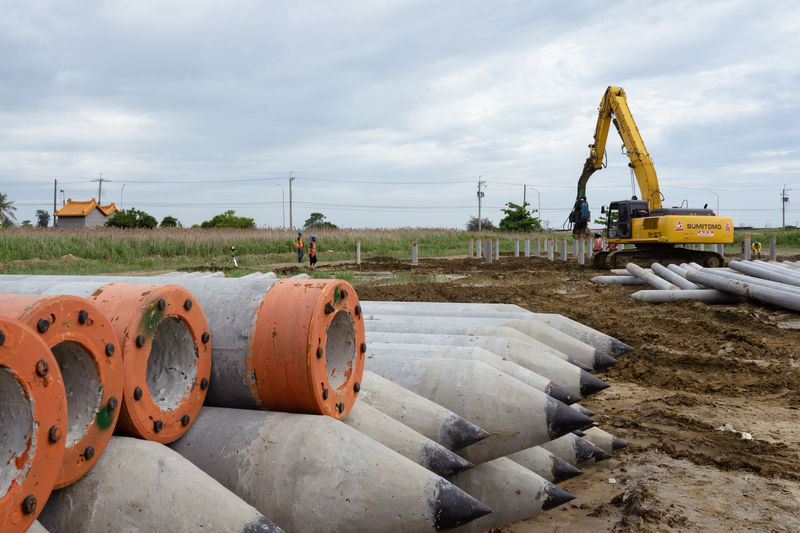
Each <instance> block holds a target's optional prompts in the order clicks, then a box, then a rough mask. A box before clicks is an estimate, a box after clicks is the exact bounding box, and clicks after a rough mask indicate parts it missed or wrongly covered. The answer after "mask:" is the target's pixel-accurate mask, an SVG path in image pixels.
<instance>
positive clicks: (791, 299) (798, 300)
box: [591, 260, 800, 311]
mask: <svg viewBox="0 0 800 533" xmlns="http://www.w3.org/2000/svg"><path fill="white" fill-rule="evenodd" d="M613 273H614V274H615V275H613V276H598V277H595V278H592V280H591V281H592V282H593V283H606V284H613V283H619V284H622V285H648V284H649V285H651V286H652V287H653V288H654V289H655V290H645V291H638V292H635V293H633V294H631V298H633V299H635V300H638V301H641V302H649V303H663V302H673V301H676V300H681V299H692V300H702V301H705V302H707V303H713V304H736V303H739V302H741V301H743V300H745V299H746V298H750V299H753V300H756V301H759V302H762V303H768V304H772V305H776V306H778V307H783V308H785V309H791V310H794V311H800V263H798V262H792V261H783V262H777V261H761V260H755V261H731V262H730V263H729V264H728V267H721V268H703V267H701V266H700V265H698V264H696V263H689V264H686V263H684V264H681V265H669V266H667V267H665V266H663V265H660V264H658V263H655V264H653V265H652V267H651V269H643V268H641V267H638V266H636V265H634V264H628V265H627V267H626V270H624V271H621V272H613Z"/></svg>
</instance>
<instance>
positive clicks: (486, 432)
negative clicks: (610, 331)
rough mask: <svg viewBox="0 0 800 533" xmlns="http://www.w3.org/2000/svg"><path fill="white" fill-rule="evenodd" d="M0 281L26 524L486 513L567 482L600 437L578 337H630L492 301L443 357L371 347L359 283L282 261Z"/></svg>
mask: <svg viewBox="0 0 800 533" xmlns="http://www.w3.org/2000/svg"><path fill="white" fill-rule="evenodd" d="M303 277H305V276H303ZM166 283H169V285H162V284H166ZM132 284H136V285H135V286H134V285H132ZM143 285H144V286H143ZM0 293H4V294H5V295H6V296H0V305H1V306H2V307H0V314H2V315H5V316H3V317H2V318H0V329H2V331H3V335H4V339H8V340H7V341H6V342H3V343H0V370H3V371H4V372H0V379H1V380H4V381H7V382H8V383H4V384H3V385H4V386H3V387H0V422H1V423H2V427H3V428H9V429H8V430H4V432H3V433H0V436H2V439H3V442H2V444H3V446H2V449H3V450H6V449H7V450H10V455H9V456H8V457H6V461H4V462H3V464H2V469H3V470H2V475H0V482H2V483H1V484H0V523H2V524H3V531H11V532H14V533H16V532H17V531H25V530H27V529H28V528H29V527H41V525H38V524H37V523H35V522H34V520H35V518H36V517H37V516H39V517H40V519H41V521H42V523H43V525H44V527H46V528H47V529H48V530H50V531H52V532H56V531H90V532H91V531H107V530H108V528H109V527H110V526H109V525H111V524H113V525H114V526H115V529H120V530H151V531H196V530H197V529H199V528H208V529H211V530H220V531H280V529H279V528H278V526H280V527H281V528H283V529H284V530H286V531H368V530H369V531H377V530H380V531H425V530H435V531H444V530H450V529H454V528H459V529H458V530H459V531H485V530H486V529H489V528H491V527H497V526H499V525H502V524H506V523H510V522H514V521H517V520H520V519H523V518H526V517H528V516H532V515H534V514H536V513H538V512H541V511H543V510H547V509H550V508H552V507H554V506H556V505H559V504H561V503H564V502H565V501H568V500H569V499H571V498H572V496H571V495H569V494H567V493H566V492H564V491H563V490H561V489H559V488H558V487H557V486H555V485H554V484H553V483H555V482H558V481H561V480H563V479H566V478H567V477H570V476H572V475H575V474H577V473H579V470H577V469H576V468H575V467H574V465H576V464H578V463H580V462H583V461H585V460H587V459H591V458H594V457H601V458H602V457H604V456H605V455H603V452H602V451H601V450H600V449H599V448H596V447H594V446H592V445H591V444H589V442H588V441H587V440H584V439H581V438H579V437H577V436H575V435H573V434H572V433H570V432H571V431H572V430H575V429H578V428H583V429H586V428H587V427H589V426H591V425H592V421H591V419H590V418H588V417H587V416H586V414H591V413H588V412H587V411H586V410H585V409H582V408H580V406H579V405H578V404H577V403H575V402H577V401H578V400H580V398H581V396H585V395H587V394H591V393H592V392H596V391H597V390H600V389H602V388H603V387H604V384H603V383H602V382H601V381H600V380H597V378H595V377H594V376H591V375H590V374H589V373H587V372H586V369H588V368H591V367H595V366H596V367H601V366H604V365H608V364H611V363H613V358H611V357H610V356H609V355H607V354H606V353H604V352H603V350H602V349H598V348H597V346H595V347H594V348H592V349H589V350H587V349H585V348H586V345H585V344H584V343H583V342H581V343H578V344H575V343H574V342H571V340H574V339H575V338H576V337H577V338H582V340H583V341H586V342H589V343H591V342H594V343H595V344H597V345H598V346H603V347H604V348H605V350H606V352H608V353H611V354H614V355H617V354H619V353H624V351H625V350H626V349H627V347H625V346H624V345H622V344H621V343H617V342H614V341H613V340H612V339H609V338H606V337H603V336H602V335H599V334H597V332H593V331H592V330H588V328H583V327H582V326H580V325H579V324H578V325H576V324H575V323H570V322H569V321H565V320H562V319H561V317H557V316H553V315H541V316H539V315H536V316H537V317H538V318H537V319H536V320H538V321H539V322H538V323H540V324H543V325H546V324H547V323H550V325H553V326H554V327H552V328H550V329H547V328H549V326H547V327H542V328H534V329H542V331H544V332H545V333H539V332H536V336H537V337H538V339H537V340H534V338H533V337H531V336H529V334H533V333H534V329H531V326H530V324H520V323H518V322H520V320H519V316H517V317H516V319H515V320H512V321H510V322H509V321H508V320H506V319H505V318H504V315H503V316H501V315H500V314H498V315H497V316H498V317H499V318H500V319H502V320H506V323H504V325H502V326H499V325H496V324H494V323H490V322H491V321H489V320H487V319H481V321H482V322H483V324H482V325H481V326H475V325H474V324H472V323H471V322H470V320H471V319H470V318H468V317H464V318H463V319H461V318H450V319H448V322H450V323H451V324H460V323H461V322H462V321H463V322H464V323H465V324H467V326H466V327H468V328H473V327H486V326H492V327H490V329H489V330H474V331H483V333H482V335H481V336H480V337H481V338H478V337H472V338H475V339H476V340H479V341H480V342H481V347H477V346H472V347H471V346H469V345H467V346H462V345H459V344H458V338H459V337H461V336H463V335H464V333H461V332H455V331H452V329H453V328H452V327H451V330H450V331H448V330H445V329H442V333H445V334H446V335H444V334H442V335H440V336H441V337H442V338H443V339H444V340H442V341H441V342H442V344H441V345H439V346H441V347H444V348H446V349H447V350H448V352H447V356H446V357H441V356H440V355H433V354H434V352H435V350H430V349H428V348H431V347H432V346H435V345H433V344H431V343H427V342H425V341H423V342H424V344H423V345H422V346H423V347H425V348H426V350H416V347H418V346H420V344H419V339H418V341H411V340H404V339H400V338H395V339H393V340H392V342H393V343H394V344H396V345H397V349H396V351H395V354H396V355H393V356H378V355H373V356H372V357H370V358H367V352H368V351H369V348H368V347H369V346H375V345H376V343H375V342H371V343H370V344H369V345H368V344H367V341H366V337H365V330H364V324H365V323H367V324H370V325H371V324H373V323H374V322H376V320H375V315H370V317H367V316H365V314H364V312H363V311H362V308H361V304H360V302H359V301H358V298H357V296H356V295H355V292H354V291H353V289H352V288H351V287H350V286H349V285H348V284H347V283H346V282H342V281H338V280H330V281H328V282H320V281H315V280H308V279H288V280H278V279H276V278H275V276H274V275H272V274H260V273H257V274H254V275H251V276H247V277H245V278H239V279H226V278H224V277H221V276H219V275H214V274H208V275H202V274H172V275H166V276H157V277H150V278H119V277H113V278H104V277H65V276H61V277H59V276H0ZM65 295H68V296H65ZM370 305H374V306H375V307H377V306H378V304H377V303H376V304H370ZM499 310H504V309H499V308H498V309H494V310H492V311H491V312H493V313H497V312H498V311H499ZM415 314H420V313H419V312H415ZM73 315H74V316H73ZM389 315H391V313H387V317H388V316H389ZM529 318H530V317H527V316H526V317H525V319H522V320H521V321H522V322H527V320H528V319H529ZM45 322H46V323H47V324H45ZM386 322H387V323H389V322H392V321H391V320H388V319H387V320H386ZM394 323H395V324H396V323H397V321H394ZM556 324H558V325H556ZM515 327H516V328H517V329H514V328H515ZM526 328H527V329H526ZM559 328H560V329H561V330H564V329H566V330H568V331H569V333H567V334H566V335H563V331H560V329H559ZM370 329H371V327H370ZM440 329H441V328H440ZM550 330H552V331H550ZM523 331H524V332H525V333H523ZM554 331H555V332H558V333H559V334H555V333H553V332H554ZM495 332H498V333H497V336H495V335H494V333H495ZM370 335H373V333H370ZM394 335H408V333H399V334H394ZM423 335H427V333H422V334H419V335H418V337H420V338H421V336H423ZM566 337H569V338H566ZM526 339H527V340H526ZM570 339H571V340H570ZM445 345H446V346H445ZM526 346H527V351H526ZM556 346H558V347H556ZM409 347H411V348H409ZM464 350H466V351H464ZM562 350H563V351H562ZM409 351H412V356H411V357H405V356H403V354H408V352H409ZM565 351H566V352H568V353H569V355H567V354H566V353H564V352H565ZM417 352H418V353H417ZM423 352H424V353H427V354H431V355H420V354H421V353H423ZM484 352H485V353H484ZM115 355H116V357H115ZM398 355H400V357H398ZM379 360H380V361H383V362H384V363H383V364H384V365H385V366H383V367H377V366H376V367H375V368H373V370H375V371H377V372H376V373H372V372H364V363H365V361H369V362H370V366H371V365H372V362H373V361H379ZM512 361H514V362H512ZM516 361H520V362H522V364H517V363H516ZM453 363H455V365H454V364H453ZM414 375H419V376H421V378H420V379H417V378H415V377H414ZM482 375H485V376H486V379H485V380H481V379H480V377H481V376H482ZM382 376H383V377H382ZM512 376H513V377H512ZM387 378H388V379H387ZM556 378H558V379H556ZM455 380H460V382H461V383H462V385H461V387H460V390H459V391H457V392H458V394H461V395H462V396H464V394H463V393H467V394H466V395H467V396H470V397H473V400H471V401H461V402H459V401H457V400H456V399H455V397H456V391H454V390H453V389H452V385H453V384H454V382H455ZM437 381H438V382H439V383H440V384H441V385H447V386H449V387H450V388H449V389H447V387H444V386H442V387H440V389H441V390H440V391H439V392H436V390H435V389H436V388H437V387H436V386H435V385H434V383H435V382H437ZM398 383H399V384H401V385H403V386H402V387H401V386H400V385H398ZM492 389H495V390H492ZM448 390H449V392H448ZM9 391H10V392H9ZM416 393H420V394H424V395H425V396H427V398H425V397H423V396H420V395H418V394H416ZM556 398H558V399H556ZM561 400H563V402H562V401H561ZM203 401H205V405H206V407H205V408H204V409H203V410H202V411H201V410H200V405H201V404H202V403H203ZM566 404H572V405H571V407H567V405H566ZM315 415H327V416H315ZM484 426H485V427H484ZM115 428H116V429H115ZM112 430H115V432H116V433H117V435H119V436H113V437H112V436H111V433H112ZM590 432H592V433H591V435H590ZM130 437H138V438H130ZM585 438H586V439H589V441H591V440H592V439H594V441H596V443H597V444H599V445H600V446H601V447H602V446H604V447H605V448H606V449H607V450H608V451H609V452H610V451H613V449H614V448H615V447H618V446H620V445H622V443H621V442H620V441H617V440H614V439H613V437H611V436H610V435H608V434H604V433H602V432H599V430H594V429H592V430H588V431H587V433H586V435H585ZM140 439H146V440H140ZM545 447H549V448H550V451H547V450H546V449H545ZM54 464H57V465H58V466H57V467H53V465H54ZM48 465H49V466H48ZM62 465H63V466H62ZM445 478H447V479H445ZM500 479H504V480H513V483H510V484H509V483H505V485H504V486H501V485H502V484H499V483H498V480H500ZM53 488H56V489H57V490H55V491H53V493H52V495H50V498H49V500H48V495H49V494H50V491H51V490H52V489H53ZM45 501H47V505H46V506H45V505H44V502H45ZM42 509H43V510H42ZM39 513H41V514H39ZM489 513H491V514H489ZM275 524H278V526H276V525H275ZM32 530H33V529H32Z"/></svg>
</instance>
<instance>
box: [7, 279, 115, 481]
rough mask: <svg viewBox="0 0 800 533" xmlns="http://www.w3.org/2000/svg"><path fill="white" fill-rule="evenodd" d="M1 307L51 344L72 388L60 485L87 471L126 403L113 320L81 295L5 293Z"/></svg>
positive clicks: (67, 383) (77, 477)
mask: <svg viewBox="0 0 800 533" xmlns="http://www.w3.org/2000/svg"><path fill="white" fill-rule="evenodd" d="M0 308H2V309H3V312H4V313H5V314H7V315H11V316H14V317H15V318H17V319H19V320H21V321H22V322H23V323H24V324H25V325H27V326H28V327H30V328H32V329H34V330H35V331H36V332H37V333H38V334H39V336H40V337H41V339H42V340H43V341H44V342H45V343H46V344H47V345H48V346H49V347H50V350H51V351H52V353H53V355H54V356H55V359H56V362H57V363H58V366H59V369H60V370H61V374H62V378H63V380H64V386H65V388H66V389H67V409H68V411H69V418H68V420H69V424H68V426H67V432H66V434H65V435H64V437H65V450H64V459H63V461H62V463H61V471H60V472H59V475H58V478H57V479H56V483H55V488H57V489H59V488H61V487H65V486H67V485H69V484H71V483H74V482H75V481H77V480H78V479H80V478H81V477H82V476H83V475H84V474H85V473H86V472H88V471H89V470H90V469H91V468H92V467H93V466H94V464H95V463H96V462H97V460H98V459H99V458H100V456H101V455H102V454H103V451H104V450H105V449H106V446H108V441H109V439H111V435H112V434H113V432H114V426H115V425H116V423H117V418H118V417H119V404H120V403H121V402H122V385H123V367H122V354H121V351H120V350H119V348H118V343H117V338H116V335H115V334H114V330H113V329H112V327H111V324H110V323H109V322H108V320H107V319H106V318H105V317H104V316H103V314H102V313H101V312H100V310H98V309H97V308H96V307H95V306H94V305H92V304H91V303H90V302H89V301H88V300H85V299H84V298H80V297H78V296H28V295H16V294H0Z"/></svg>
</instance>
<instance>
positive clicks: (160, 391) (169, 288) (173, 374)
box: [89, 283, 211, 444]
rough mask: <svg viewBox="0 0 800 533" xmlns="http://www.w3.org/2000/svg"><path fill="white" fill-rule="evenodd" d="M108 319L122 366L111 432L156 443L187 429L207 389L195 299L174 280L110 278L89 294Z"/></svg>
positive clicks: (207, 349)
mask: <svg viewBox="0 0 800 533" xmlns="http://www.w3.org/2000/svg"><path fill="white" fill-rule="evenodd" d="M89 301H91V302H93V303H94V304H95V305H96V306H97V307H98V308H99V309H100V310H101V311H102V312H103V314H105V316H106V317H107V318H108V319H109V321H110V322H111V326H112V327H113V328H114V332H115V333H116V336H117V340H118V342H119V345H120V346H121V348H122V360H123V365H124V368H125V383H124V391H123V394H122V396H123V401H122V406H121V412H120V415H119V422H118V423H117V427H116V430H115V433H118V434H121V435H130V436H134V437H140V438H144V439H147V440H151V441H154V442H160V443H161V444H167V443H170V442H173V441H175V440H177V439H179V438H180V437H181V436H182V435H183V434H184V433H186V431H188V430H189V428H190V427H191V425H192V423H193V422H194V420H195V419H196V418H197V414H198V413H199V412H200V408H201V407H202V406H203V402H204V401H205V398H206V392H207V390H208V380H209V378H210V376H211V341H210V336H209V331H208V321H207V320H206V315H205V313H203V309H202V307H201V306H200V304H199V303H198V302H197V299H196V298H195V297H194V296H193V295H192V293H191V292H189V291H188V290H186V289H184V288H182V287H178V286H176V285H130V284H127V283H112V284H109V285H104V286H103V287H101V288H100V289H98V290H97V291H96V292H95V293H94V294H93V295H92V296H91V297H90V298H89Z"/></svg>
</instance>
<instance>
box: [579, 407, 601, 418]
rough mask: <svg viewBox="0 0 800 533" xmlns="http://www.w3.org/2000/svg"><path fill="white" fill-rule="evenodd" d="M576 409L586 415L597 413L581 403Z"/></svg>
mask: <svg viewBox="0 0 800 533" xmlns="http://www.w3.org/2000/svg"><path fill="white" fill-rule="evenodd" d="M578 411H580V412H581V414H582V415H586V416H594V415H595V414H597V413H595V412H594V411H590V410H589V409H587V408H585V407H584V406H582V405H579V406H578Z"/></svg>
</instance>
